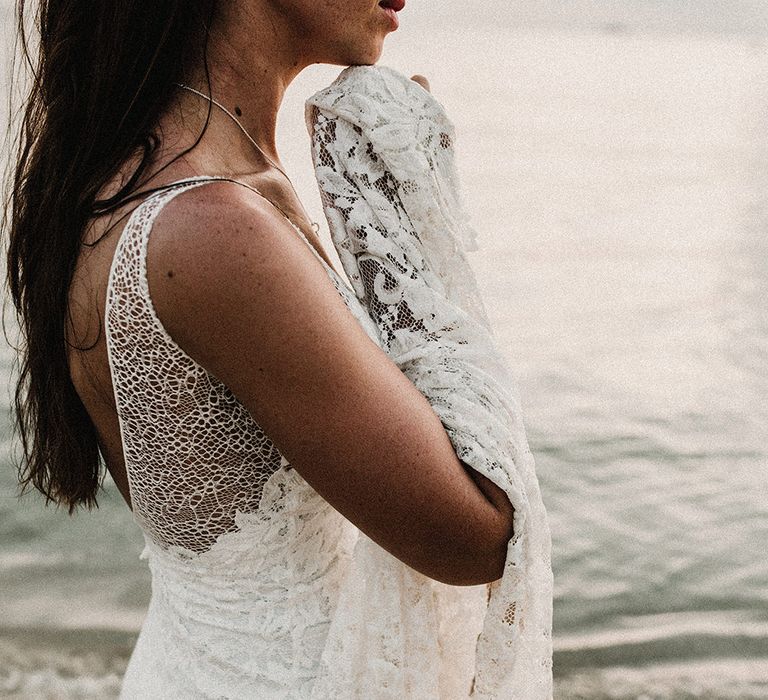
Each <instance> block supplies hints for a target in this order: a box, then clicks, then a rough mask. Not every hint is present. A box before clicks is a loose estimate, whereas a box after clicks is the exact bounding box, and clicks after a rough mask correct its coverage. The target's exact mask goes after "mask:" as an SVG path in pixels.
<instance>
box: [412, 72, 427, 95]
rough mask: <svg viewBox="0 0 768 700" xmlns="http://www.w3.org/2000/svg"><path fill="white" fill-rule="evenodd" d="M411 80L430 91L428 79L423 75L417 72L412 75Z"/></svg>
mask: <svg viewBox="0 0 768 700" xmlns="http://www.w3.org/2000/svg"><path fill="white" fill-rule="evenodd" d="M411 80H413V81H415V82H417V83H418V84H419V85H421V87H423V88H424V89H425V90H426V91H427V92H431V90H430V89H429V80H427V79H426V78H425V77H424V76H423V75H419V74H418V73H417V74H416V75H412V76H411Z"/></svg>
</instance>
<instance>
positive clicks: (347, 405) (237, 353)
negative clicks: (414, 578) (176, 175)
mask: <svg viewBox="0 0 768 700" xmlns="http://www.w3.org/2000/svg"><path fill="white" fill-rule="evenodd" d="M147 264H148V278H149V286H150V290H151V294H152V299H153V302H154V305H155V308H156V311H157V314H158V316H159V318H160V319H161V321H162V322H163V324H164V325H165V327H166V329H167V330H168V332H169V333H170V334H171V336H172V337H173V338H174V340H175V341H176V342H177V343H178V344H179V345H180V346H181V347H182V348H183V349H184V350H185V351H186V352H187V353H188V354H189V355H190V356H191V357H193V358H194V359H195V360H196V361H198V362H199V363H200V364H201V365H202V366H204V367H205V368H206V369H208V371H210V372H211V373H212V374H213V375H214V376H216V377H218V378H219V379H220V380H221V381H223V382H224V383H225V384H227V386H229V387H230V389H231V390H232V391H233V392H234V394H235V395H236V396H237V397H238V399H239V400H240V401H241V402H242V403H243V404H244V406H245V407H246V408H247V409H248V410H249V411H250V412H251V414H252V415H253V417H254V420H255V421H256V422H257V423H258V424H259V425H260V426H262V427H263V428H264V430H265V432H266V433H267V435H269V436H270V438H271V439H272V440H273V441H274V442H275V444H276V445H277V447H278V449H280V451H281V452H282V453H283V454H284V455H285V456H286V457H287V459H288V460H289V462H290V463H291V465H292V466H293V467H294V468H295V469H296V470H297V471H298V473H299V474H301V476H302V477H303V478H304V479H306V481H307V482H308V483H309V484H310V485H311V486H312V487H313V488H314V489H315V490H316V491H317V492H318V493H320V494H321V495H322V496H323V497H324V498H325V499H326V500H327V501H328V502H329V503H330V504H331V505H332V506H334V507H335V508H336V509H337V510H338V511H339V512H340V513H342V514H343V515H344V516H345V517H346V518H348V519H349V520H350V521H351V522H353V523H354V524H355V525H356V526H357V527H359V528H360V529H361V530H362V531H363V532H364V533H365V534H366V535H368V536H369V537H370V538H371V539H373V540H374V541H375V542H377V543H378V544H379V545H380V546H382V547H383V548H384V549H386V550H387V551H388V552H390V553H391V554H392V555H394V556H395V557H397V558H398V559H400V560H401V561H403V562H405V563H406V564H408V565H409V566H411V567H412V568H414V569H416V570H418V571H420V572H422V573H423V574H425V575H427V576H429V577H431V578H434V579H436V580H438V581H443V582H445V583H449V584H454V585H473V584H479V583H484V582H489V581H493V580H496V579H498V578H500V577H501V575H502V571H503V567H504V561H505V556H506V547H507V542H508V540H509V538H510V537H511V535H512V508H511V506H509V505H508V501H507V500H506V495H504V493H503V491H501V489H499V488H498V487H496V486H495V485H494V484H492V483H491V482H490V481H488V480H487V479H483V481H481V482H480V484H479V485H478V484H477V483H476V481H477V477H478V476H479V475H473V476H470V475H469V474H468V473H467V470H466V468H465V467H464V465H463V464H462V462H461V461H460V460H459V459H458V457H457V456H456V454H455V452H454V450H453V447H452V445H451V442H450V439H449V438H448V435H447V433H446V432H445V430H444V428H443V426H442V424H441V422H440V420H439V418H438V417H437V416H436V415H435V413H434V411H433V410H432V408H431V406H430V405H429V403H428V402H427V400H426V399H425V398H424V396H423V395H422V394H421V393H420V392H419V391H418V390H417V389H416V387H414V386H413V384H412V383H411V382H410V381H409V380H408V378H407V377H406V376H405V375H404V374H403V373H402V372H401V371H400V370H399V368H398V367H397V366H396V365H395V364H394V363H393V362H392V361H391V360H390V359H389V357H388V356H387V355H386V353H384V351H383V350H381V348H379V347H378V346H377V345H376V344H375V343H374V342H373V341H372V340H371V339H370V338H369V337H368V335H367V334H366V333H365V331H364V330H363V328H362V327H361V326H360V324H359V323H358V322H357V320H356V319H355V318H354V317H353V316H352V314H351V313H350V312H349V310H348V309H347V307H346V306H345V304H344V302H343V301H342V299H341V298H340V297H339V294H338V292H337V291H336V289H335V288H334V286H333V284H332V282H331V280H330V279H329V277H328V274H327V272H326V271H325V270H324V269H323V267H322V266H321V265H320V263H319V261H318V260H317V259H316V258H315V256H314V255H313V253H312V252H311V251H310V250H309V249H308V248H307V246H306V244H305V243H304V242H303V241H301V240H300V239H299V237H298V235H297V234H296V232H295V231H294V230H293V228H292V227H291V226H290V225H289V224H288V223H287V222H286V221H285V220H284V219H283V217H282V216H281V215H280V214H279V213H278V212H277V211H276V210H275V209H274V208H273V207H272V206H271V205H270V204H269V203H268V202H266V201H264V200H262V199H261V198H260V197H258V195H256V194H255V193H252V192H250V191H248V190H247V189H245V188H243V187H241V186H239V185H236V184H233V183H216V184H208V185H205V186H203V187H200V188H197V189H195V190H192V191H190V192H188V193H185V194H182V195H179V196H178V197H177V198H176V199H175V200H174V201H173V202H171V203H169V204H168V205H167V206H166V208H165V209H164V210H163V212H162V213H161V214H160V216H159V217H158V219H157V221H156V223H155V226H154V229H153V233H152V236H151V237H150V243H149V251H148V263H147ZM489 485H490V487H489ZM485 494H489V495H488V497H486V495H485ZM505 503H507V506H505V505H504V504H505Z"/></svg>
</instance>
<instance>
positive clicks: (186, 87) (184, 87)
mask: <svg viewBox="0 0 768 700" xmlns="http://www.w3.org/2000/svg"><path fill="white" fill-rule="evenodd" d="M174 85H176V87H180V88H181V89H182V90H188V91H189V92H191V93H194V94H195V95H198V96H199V97H202V98H203V99H204V100H208V102H210V103H211V104H214V105H216V106H217V107H218V108H219V109H220V110H221V111H222V112H224V114H226V115H227V116H228V117H229V118H230V119H231V120H232V121H233V122H235V124H237V126H238V127H239V128H240V131H242V132H243V133H244V134H245V137H246V138H247V139H248V140H249V141H250V142H251V143H252V144H253V146H254V148H255V149H256V150H257V151H258V152H259V153H261V155H262V156H264V158H265V159H266V160H267V162H268V163H269V164H270V165H272V167H274V168H275V170H277V171H279V172H280V173H282V174H283V176H284V177H285V179H286V180H288V184H289V185H290V186H291V189H292V190H293V193H294V194H295V195H296V200H297V201H298V203H299V205H300V206H301V208H302V210H303V211H304V216H305V217H306V219H307V221H309V222H310V224H311V226H312V230H313V231H314V232H315V233H318V232H319V231H320V225H319V224H318V223H317V222H316V221H312V220H311V219H310V217H309V215H308V214H307V210H306V209H304V205H303V204H302V203H301V198H300V197H299V193H298V192H297V191H296V188H295V187H294V186H293V182H291V178H290V177H288V173H286V172H285V170H283V169H282V168H281V167H280V166H279V165H278V164H277V163H275V161H274V160H272V159H271V158H270V157H269V156H268V155H267V154H266V153H265V152H264V150H263V149H262V147H261V146H259V144H258V143H256V139H254V138H253V136H251V135H250V134H249V133H248V131H247V130H246V128H245V127H244V126H243V125H242V123H241V122H240V120H239V119H238V118H237V117H236V116H235V115H234V114H232V112H230V111H229V110H228V109H227V108H226V107H225V106H224V105H223V104H221V102H218V101H217V100H215V99H213V97H211V96H210V95H206V94H205V93H203V92H200V91H199V90H195V88H193V87H190V86H189V85H183V84H182V83H174ZM278 209H279V207H278ZM280 211H282V209H281V210H280ZM283 214H284V215H285V217H286V218H287V219H288V220H289V221H290V218H289V217H288V215H287V214H285V212H283Z"/></svg>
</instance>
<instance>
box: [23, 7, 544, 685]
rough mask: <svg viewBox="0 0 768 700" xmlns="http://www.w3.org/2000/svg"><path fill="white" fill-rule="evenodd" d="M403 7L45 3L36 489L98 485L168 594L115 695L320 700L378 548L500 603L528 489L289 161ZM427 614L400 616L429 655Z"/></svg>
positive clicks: (33, 127) (34, 195)
mask: <svg viewBox="0 0 768 700" xmlns="http://www.w3.org/2000/svg"><path fill="white" fill-rule="evenodd" d="M25 5H26V3H25V2H24V0H20V3H19V10H20V13H21V14H22V15H23V14H24V12H25V9H28V8H25ZM401 8H402V1H401V0H382V2H380V3H377V2H376V1H375V0H347V1H346V2H339V0H311V1H310V0H227V2H218V1H217V0H184V1H183V2H179V1H178V0H177V1H169V2H162V3H158V2H156V0H136V1H135V2H130V3H97V4H96V5H94V4H93V3H87V2H84V0H66V1H65V0H60V1H58V2H53V0H41V2H40V6H39V9H38V12H39V15H38V21H39V30H40V38H39V55H38V56H37V57H36V63H35V66H36V72H35V74H34V79H33V80H32V85H31V90H30V93H29V97H28V100H27V104H26V111H25V113H24V118H23V124H22V130H21V140H20V144H19V145H20V148H19V152H18V162H17V168H16V172H15V178H14V181H13V183H12V193H11V206H12V208H11V211H10V246H9V256H8V265H9V284H10V290H11V294H12V298H13V301H14V303H15V306H16V309H17V311H18V314H19V317H20V320H21V327H22V333H23V339H24V344H23V347H22V350H21V376H20V379H19V383H18V388H17V395H16V411H17V426H18V429H19V432H20V435H21V438H22V444H23V447H24V460H23V464H22V467H21V477H22V484H23V485H24V486H25V487H26V486H30V485H31V486H34V487H35V488H37V489H39V490H40V491H41V492H42V493H43V494H44V495H45V496H46V498H47V499H48V500H52V501H54V502H57V503H61V504H64V505H65V506H67V507H68V508H69V509H70V512H72V511H74V510H75V509H77V508H78V507H79V506H86V507H91V506H94V505H96V497H97V493H98V489H99V486H100V481H101V478H102V476H103V470H102V464H103V465H105V466H106V469H107V470H108V471H109V473H110V475H111V477H112V478H113V480H114V482H115V484H116V485H117V487H118V489H119V490H120V492H121V494H122V495H123V498H124V499H125V501H126V504H127V505H128V507H129V508H131V510H132V512H133V517H134V519H135V521H136V522H137V523H138V525H139V526H140V528H141V529H142V531H143V534H144V537H145V542H146V547H145V549H144V551H143V553H142V557H143V558H146V559H147V560H148V563H149V566H150V569H151V571H152V599H151V603H150V608H149V611H148V613H147V617H146V619H145V622H144V625H143V627H142V630H141V633H140V636H139V639H138V641H137V644H136V647H135V649H134V652H133V655H132V657H131V661H130V663H129V667H128V670H127V672H126V676H125V681H124V684H123V690H122V696H121V697H125V698H152V697H157V698H193V697H232V698H235V697H236V698H272V697H275V698H278V697H279V698H309V697H323V695H322V694H321V691H319V690H318V688H320V687H324V688H330V687H333V684H332V683H330V682H329V681H328V680H327V678H326V680H325V681H324V683H325V685H321V684H320V683H319V678H320V676H321V675H322V674H323V673H325V674H326V675H328V673H329V659H333V658H334V657H333V655H332V653H331V652H332V650H330V649H329V647H330V643H329V630H331V629H332V623H333V621H334V619H335V616H336V614H337V612H338V611H337V606H338V605H339V600H340V595H341V592H342V591H343V590H347V591H351V588H350V586H349V585H348V584H346V583H345V582H348V581H349V580H351V571H352V569H353V567H354V566H357V565H358V564H359V562H358V560H357V559H356V556H357V555H356V554H355V551H356V550H355V546H356V544H357V543H358V540H359V539H360V538H361V537H363V536H364V537H367V538H369V540H370V541H371V542H373V543H375V544H376V546H377V548H378V549H377V552H381V553H382V555H384V554H386V556H387V557H390V558H391V560H392V561H393V562H396V563H397V565H398V566H400V567H401V568H399V569H397V571H398V572H401V573H402V575H403V576H406V577H407V576H412V577H416V576H418V577H420V578H419V581H420V582H421V584H423V583H424V581H426V580H429V581H431V582H433V583H434V584H435V585H436V586H444V587H445V589H446V590H447V589H449V588H451V589H456V590H466V592H467V593H469V592H474V594H475V595H474V598H473V600H474V601H475V602H477V600H478V597H477V595H476V594H478V593H479V594H480V595H481V597H482V600H481V601H480V602H481V604H484V603H487V595H486V594H487V593H488V591H489V589H488V586H487V585H486V584H489V583H491V582H499V580H500V579H502V577H503V576H504V575H505V567H507V566H508V565H509V553H508V546H509V544H510V542H511V541H512V540H513V538H515V537H516V536H517V534H518V533H516V532H515V527H514V526H515V524H517V523H518V522H520V521H519V519H518V520H516V519H515V518H516V517H518V518H519V516H520V514H519V513H516V510H515V508H514V507H513V505H512V503H511V501H510V496H509V492H505V489H504V488H501V487H500V486H499V484H500V483H502V482H501V481H499V480H498V479H497V480H496V483H494V479H490V478H488V477H487V476H483V474H481V473H480V471H478V470H477V469H475V468H470V467H469V466H468V464H467V463H466V462H465V461H464V459H460V457H459V456H458V454H457V451H456V449H455V446H454V444H453V443H452V437H451V436H449V434H448V432H447V431H446V427H445V425H444V423H445V421H442V422H441V418H440V417H439V416H438V414H437V413H436V409H435V408H434V406H433V405H431V404H430V401H429V400H428V396H426V395H425V393H423V392H422V391H420V390H419V388H417V386H416V385H415V384H414V383H413V382H412V381H410V380H409V377H408V376H407V373H406V372H405V371H404V370H403V367H402V365H400V364H398V363H396V362H395V361H394V360H393V359H392V358H391V357H390V355H388V354H387V352H386V351H385V345H384V344H383V343H382V341H381V338H382V335H381V333H382V326H381V323H378V322H376V320H375V319H373V318H372V313H371V311H372V309H371V308H366V305H365V304H364V303H363V302H362V301H361V298H360V294H356V290H355V288H351V287H350V286H349V284H348V283H347V282H346V281H345V280H344V278H343V277H342V275H341V273H340V272H339V271H337V270H336V269H335V268H334V266H333V264H332V263H331V261H330V259H329V257H328V256H327V254H326V252H325V250H324V249H323V247H322V245H321V243H320V240H319V238H318V236H317V227H316V225H313V223H312V222H311V221H310V220H309V217H308V216H307V214H306V212H305V211H304V209H303V207H302V205H301V202H300V201H299V198H298V196H297V194H296V192H295V190H294V188H293V186H292V185H291V182H290V178H289V176H288V175H287V174H286V172H285V170H284V169H283V167H282V166H281V164H280V158H279V155H278V153H277V151H276V147H275V128H276V120H277V114H278V110H279V107H280V104H281V101H282V98H283V95H284V92H285V90H286V88H287V87H288V85H289V84H290V83H291V81H292V80H293V79H294V78H295V77H296V75H297V74H298V73H299V72H301V71H302V70H303V69H304V68H305V67H307V66H309V65H312V64H314V63H328V64H334V65H340V66H370V65H373V64H375V63H376V62H377V60H378V58H379V56H380V54H381V51H382V45H383V42H384V40H385V38H386V36H387V35H388V34H389V33H390V32H391V31H393V30H395V29H396V28H397V25H398V18H397V14H396V12H397V10H398V9H401ZM27 45H32V43H30V44H27ZM414 80H415V81H416V82H418V83H419V85H416V82H413V81H411V85H412V86H413V88H414V89H416V90H420V91H421V93H423V94H425V95H428V94H429V93H428V92H426V90H425V88H427V89H428V84H427V83H426V80H425V79H423V78H421V77H419V76H414ZM329 125H330V122H329V123H328V124H326V127H328V126H329ZM334 128H335V127H334ZM340 128H341V127H339V129H340ZM350 133H352V132H350ZM442 136H445V134H442ZM315 155H316V156H317V155H318V154H317V153H316V154H315ZM325 155H326V156H328V157H331V156H330V155H329V154H328V153H326V154H325ZM318 157H319V158H320V159H321V160H322V158H323V157H324V156H323V154H320V155H319V156H318ZM367 157H369V158H372V159H373V160H376V155H375V154H372V153H370V152H369V153H368V154H367ZM326 165H327V164H326ZM316 167H318V168H319V167H320V165H319V163H318V162H316ZM339 201H340V200H339V199H338V198H337V199H336V200H335V206H336V207H337V208H338V207H340V206H341V205H340V204H339ZM358 232H359V231H358ZM336 234H337V235H340V234H339V232H338V231H337V232H336ZM336 240H337V238H336V235H335V236H334V241H335V242H336ZM345 267H346V265H345ZM346 271H347V272H348V273H349V272H350V270H346ZM398 328H400V330H402V326H399V327H398ZM473 466H474V465H473ZM517 540H519V537H518V538H517ZM517 540H515V541H517ZM510 551H511V549H510ZM376 556H378V555H376ZM379 570H380V571H384V570H385V569H383V568H381V569H379ZM369 571H373V569H369ZM392 571H394V569H392ZM413 580H415V579H413ZM379 584H380V585H381V586H383V587H386V586H387V585H392V582H391V581H387V580H381V581H379V582H376V585H377V586H378V585H379ZM345 585H346V586H347V588H346V589H345ZM456 587H460V588H456ZM403 590H405V589H403ZM424 590H426V589H424ZM435 591H437V588H436V589H435ZM435 600H436V599H435ZM467 600H469V598H467ZM411 604H412V607H409V606H411ZM423 605H424V603H423V601H421V600H417V599H414V600H413V601H406V602H403V604H402V608H401V610H400V611H399V614H400V615H401V616H402V624H403V625H405V626H406V627H405V631H406V632H407V634H408V635H411V636H413V633H412V632H411V631H409V630H411V629H415V628H416V627H418V626H419V625H421V624H423V625H425V626H426V625H427V620H423V621H421V620H420V618H419V614H420V611H421V610H422V609H425V610H426V609H427V608H423ZM481 607H482V606H481ZM510 609H511V610H512V615H511V618H510V614H509V610H510ZM474 610H475V611H477V610H478V608H477V606H475V608H474ZM481 617H482V614H481V615H480V618H481ZM513 618H514V604H513V606H512V607H511V608H508V610H507V614H506V618H505V619H506V620H507V623H509V624H510V625H512V624H513V621H512V619H513ZM457 619H458V618H457ZM467 619H469V618H467ZM472 619H474V620H478V617H477V614H476V613H473V617H472ZM479 622H482V619H479ZM366 623H367V621H366V619H356V620H354V622H353V624H352V627H354V628H355V629H357V630H360V629H362V630H364V633H363V635H364V636H368V637H374V636H375V635H376V634H377V633H379V632H380V629H379V628H376V627H375V626H374V622H373V621H372V620H369V621H368V623H369V624H368V627H366ZM408 625H411V626H412V627H411V628H409V627H408ZM333 629H336V628H333ZM400 631H402V630H400ZM470 632H471V636H472V641H474V640H476V639H477V634H478V632H479V629H477V630H475V629H474V628H472V629H470V627H467V634H469V633H470ZM546 634H548V633H547V632H546V631H544V635H546ZM417 636H418V635H417ZM388 639H389V637H388ZM446 643H447V642H446ZM383 647H386V644H384V645H383ZM446 648H447V647H446ZM456 649H457V650H458V649H459V646H458V645H457V646H456ZM417 651H418V648H417ZM465 651H466V649H465ZM345 653H346V652H345ZM425 653H426V652H425ZM457 653H458V651H457ZM468 653H470V654H471V652H468ZM387 654H388V652H387V650H386V648H384V650H383V651H382V652H381V656H377V657H375V658H373V657H372V656H366V655H365V653H364V652H362V651H361V650H359V649H358V657H356V658H354V659H352V660H350V658H351V657H350V658H348V659H347V660H348V662H349V663H350V664H351V665H353V666H354V665H358V666H361V667H370V668H372V669H375V668H377V667H378V666H377V665H379V666H380V665H381V664H385V663H388V662H389V661H391V659H389V658H388V657H387ZM467 658H469V657H467ZM450 661H451V660H450V659H449V660H448V663H447V664H446V670H445V671H443V672H441V673H443V675H442V676H441V677H440V679H439V687H440V689H441V690H440V693H441V695H442V697H445V698H446V699H447V698H453V697H459V696H458V695H457V694H453V693H454V691H453V690H450V691H449V690H446V689H447V688H452V687H454V686H450V685H449V684H448V681H447V680H446V678H447V677H448V674H450V673H453V674H454V675H455V676H456V678H457V679H458V680H456V683H457V684H459V683H460V684H461V687H462V688H463V689H464V690H463V692H464V695H465V696H466V693H467V692H468V691H469V688H468V685H469V681H470V680H472V676H473V674H472V670H473V669H472V668H471V661H462V660H459V659H454V660H453V665H454V666H456V667H457V668H458V669H459V670H458V671H457V670H455V669H453V670H452V669H450V668H449V666H450V665H451V664H450ZM546 664H547V662H546V660H545V661H544V665H545V666H546ZM392 666H393V667H396V668H397V669H398V671H397V672H398V673H400V676H402V677H401V678H400V679H399V680H398V683H400V685H399V686H398V687H399V688H401V689H402V688H405V689H406V692H410V693H411V694H410V695H409V697H413V698H417V697H418V698H421V697H425V696H424V695H420V694H417V691H415V690H411V691H409V690H408V689H414V688H416V687H418V684H417V683H416V682H415V681H413V680H412V679H410V680H409V679H406V678H405V676H406V670H405V669H404V666H403V664H400V663H395V662H393V663H392ZM423 666H424V667H425V677H426V676H428V675H429V673H430V672H431V671H430V670H429V669H428V668H427V667H426V657H425V660H424V661H423ZM333 672H334V670H333V668H331V669H330V673H331V674H333ZM408 673H410V671H408ZM435 673H436V672H435ZM329 683H330V684H329ZM347 687H351V686H347ZM434 687H438V681H437V680H435V686H434ZM455 687H459V686H458V685H456V686H455ZM518 690H519V697H526V698H535V697H536V698H537V697H544V696H545V695H542V694H539V693H538V692H533V691H531V692H527V691H526V689H524V688H520V689H518ZM358 692H359V693H360V696H361V697H363V696H365V697H382V698H383V697H396V696H399V697H402V694H400V695H396V694H395V693H396V691H395V688H394V686H393V687H391V688H390V689H389V690H387V689H386V688H384V687H380V688H371V687H367V688H363V686H362V685H361V686H360V687H358V688H357V690H356V691H355V693H358ZM397 692H400V691H397ZM446 692H449V693H451V694H450V695H447V694H445V693H446ZM355 696H357V695H355ZM515 696H516V697H517V696H518V695H517V694H515ZM326 697H327V696H326ZM499 697H502V696H499ZM504 697H512V694H511V693H510V694H509V695H505V696H504Z"/></svg>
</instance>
